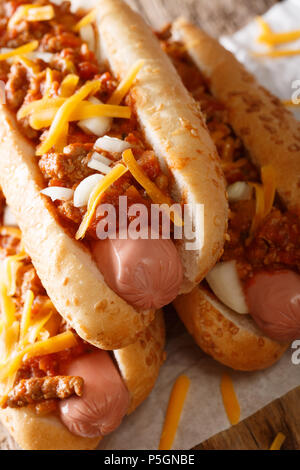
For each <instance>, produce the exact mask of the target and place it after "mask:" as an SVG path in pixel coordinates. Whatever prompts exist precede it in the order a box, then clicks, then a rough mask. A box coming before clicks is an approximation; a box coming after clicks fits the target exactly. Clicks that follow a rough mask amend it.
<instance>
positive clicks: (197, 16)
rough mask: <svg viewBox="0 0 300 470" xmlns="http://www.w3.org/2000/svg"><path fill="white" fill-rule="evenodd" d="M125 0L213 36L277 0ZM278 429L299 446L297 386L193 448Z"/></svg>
mask: <svg viewBox="0 0 300 470" xmlns="http://www.w3.org/2000/svg"><path fill="white" fill-rule="evenodd" d="M127 1H128V3H129V4H130V5H131V6H132V7H134V8H136V9H137V10H138V11H139V12H140V13H141V14H142V15H143V16H144V18H146V19H147V20H148V22H149V23H150V24H152V25H153V27H154V28H160V27H162V26H163V25H164V24H166V23H168V22H170V21H172V20H173V19H174V18H176V17H177V16H180V15H184V16H186V17H188V18H189V19H192V20H193V21H194V22H197V23H198V24H199V25H200V26H201V27H202V28H203V29H205V30H206V31H207V32H209V33H210V34H212V35H214V36H219V35H221V34H230V33H233V32H234V31H236V30H237V29H239V28H241V27H242V26H244V25H245V24H247V22H248V21H249V20H250V19H251V18H252V17H253V16H256V15H259V14H262V13H264V12H265V11H266V10H267V9H268V8H270V7H271V6H272V5H273V4H274V3H276V0H251V1H249V0H127ZM279 431H281V432H283V433H284V434H285V435H286V440H285V442H284V444H283V446H282V449H289V450H291V449H293V450H299V449H300V387H299V388H297V389H296V390H293V391H291V392H289V393H288V394H287V395H285V396H284V397H282V398H280V399H278V400H276V401H274V402H273V403H271V404H270V405H268V406H266V407H265V408H263V409H262V410H260V411H258V412H257V413H255V414H254V415H253V416H251V417H250V418H248V419H246V420H244V421H242V422H241V423H239V424H238V425H236V426H234V427H232V428H230V429H229V430H228V431H224V432H221V433H219V434H217V435H216V436H214V437H212V438H210V439H208V440H207V441H205V442H203V443H202V444H200V445H198V446H196V447H195V449H197V450H198V449H199V450H216V449H234V450H238V449H239V450H246V449H249V450H255V449H268V448H269V447H270V444H271V443H272V440H273V439H274V437H275V436H276V434H277V433H278V432H279Z"/></svg>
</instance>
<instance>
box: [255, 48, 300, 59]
mask: <svg viewBox="0 0 300 470" xmlns="http://www.w3.org/2000/svg"><path fill="white" fill-rule="evenodd" d="M299 54H300V49H278V50H270V51H265V52H253V55H254V56H255V57H273V58H276V57H288V56H293V55H299Z"/></svg>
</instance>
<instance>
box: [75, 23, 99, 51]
mask: <svg viewBox="0 0 300 470" xmlns="http://www.w3.org/2000/svg"><path fill="white" fill-rule="evenodd" d="M79 35H80V37H81V39H82V40H83V42H85V43H86V44H87V46H88V48H89V50H90V51H93V52H95V49H96V47H95V46H96V41H95V32H94V28H93V26H92V25H91V24H87V25H85V26H82V28H80V30H79Z"/></svg>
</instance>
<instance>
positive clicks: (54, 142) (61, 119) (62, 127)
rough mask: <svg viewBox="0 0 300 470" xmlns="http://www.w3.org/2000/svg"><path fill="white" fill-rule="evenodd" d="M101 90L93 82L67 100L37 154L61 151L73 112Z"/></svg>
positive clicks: (56, 115) (97, 84) (86, 84)
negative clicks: (91, 95)
mask: <svg viewBox="0 0 300 470" xmlns="http://www.w3.org/2000/svg"><path fill="white" fill-rule="evenodd" d="M99 88H100V82H99V81H96V80H94V81H91V82H87V83H85V85H83V86H82V87H81V88H80V89H79V90H78V91H77V92H76V93H75V94H74V95H73V96H70V97H69V98H67V99H66V101H65V102H64V103H63V105H62V106H61V107H60V108H59V110H58V111H57V113H56V114H55V118H54V120H53V122H52V124H51V127H50V129H49V132H48V135H47V137H46V139H45V140H44V142H42V144H41V145H40V146H39V147H38V149H37V152H36V154H37V155H43V153H46V152H48V151H49V150H50V149H51V148H52V147H54V148H55V149H56V150H58V151H60V150H62V148H63V147H64V139H65V136H66V131H67V129H66V127H67V124H68V121H69V118H70V115H71V114H72V112H73V111H74V110H75V109H76V107H77V106H78V105H79V103H81V102H82V101H83V100H84V99H85V98H86V97H87V96H88V95H90V94H93V93H95V92H96V91H98V90H99Z"/></svg>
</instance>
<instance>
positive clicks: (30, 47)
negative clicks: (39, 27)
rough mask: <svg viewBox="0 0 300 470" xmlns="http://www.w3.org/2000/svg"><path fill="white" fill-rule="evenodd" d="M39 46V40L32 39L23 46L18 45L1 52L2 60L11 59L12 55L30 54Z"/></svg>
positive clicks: (0, 58)
mask: <svg viewBox="0 0 300 470" xmlns="http://www.w3.org/2000/svg"><path fill="white" fill-rule="evenodd" d="M38 46H39V43H38V41H31V42H28V43H27V44H24V45H23V46H20V47H16V49H12V50H11V51H8V52H2V53H0V61H1V60H6V59H9V58H10V57H14V56H21V55H24V54H28V53H29V52H32V51H34V50H35V49H37V47H38Z"/></svg>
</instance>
